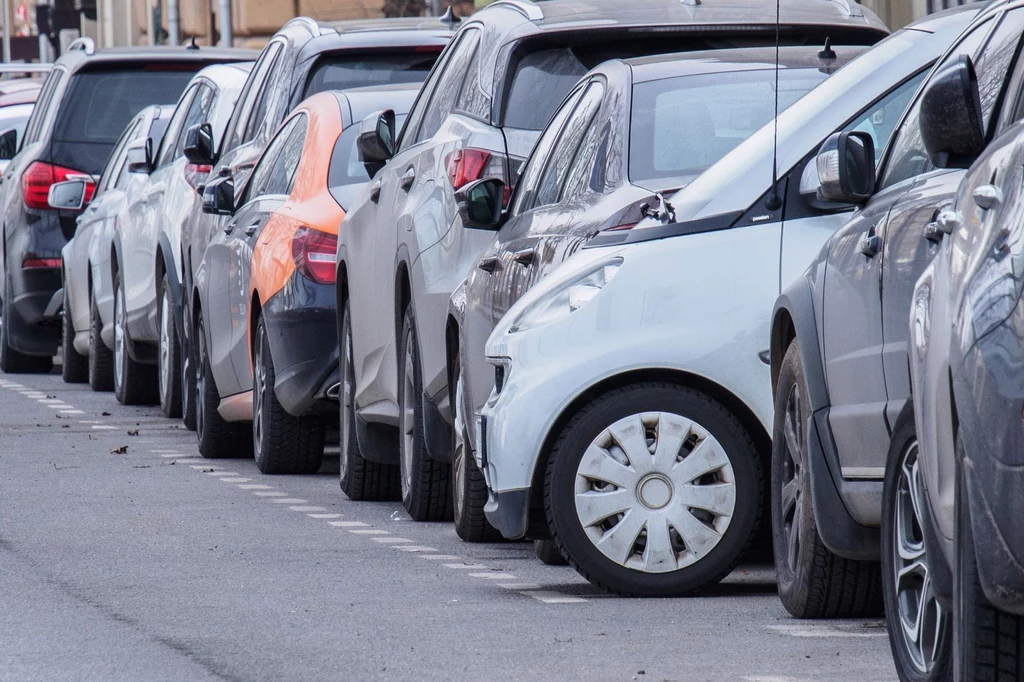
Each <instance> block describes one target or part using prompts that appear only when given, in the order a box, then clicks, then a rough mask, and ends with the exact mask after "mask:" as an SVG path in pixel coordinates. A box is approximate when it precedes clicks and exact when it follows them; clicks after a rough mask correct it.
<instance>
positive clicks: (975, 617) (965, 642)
mask: <svg viewBox="0 0 1024 682" xmlns="http://www.w3.org/2000/svg"><path fill="white" fill-rule="evenodd" d="M963 457H964V443H963V437H962V436H960V435H958V436H957V440H956V461H957V477H956V478H957V489H956V500H955V502H954V507H955V509H956V528H955V529H954V533H955V543H954V544H955V547H956V549H955V552H956V555H955V560H956V576H955V579H954V581H953V642H954V652H953V661H954V668H955V675H954V679H956V680H964V681H965V682H966V681H968V680H970V681H972V682H973V681H974V680H1020V679H1024V617H1021V616H1019V615H1017V614H1013V613H1007V612H1005V611H1002V610H1001V609H998V608H996V607H995V606H993V605H992V602H990V601H989V600H988V597H986V596H985V592H984V590H983V589H982V587H981V579H980V577H979V575H978V557H977V554H976V553H975V547H974V529H973V527H972V524H971V515H970V508H969V501H968V499H967V482H966V481H965V480H964V471H963V466H962V462H963Z"/></svg>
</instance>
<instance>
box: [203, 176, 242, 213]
mask: <svg viewBox="0 0 1024 682" xmlns="http://www.w3.org/2000/svg"><path fill="white" fill-rule="evenodd" d="M234 212H235V179H234V178H233V177H231V176H230V175H222V176H220V177H218V178H217V179H216V180H212V181H210V182H208V183H207V184H206V186H205V187H203V213H212V214H213V215H231V214H232V213H234Z"/></svg>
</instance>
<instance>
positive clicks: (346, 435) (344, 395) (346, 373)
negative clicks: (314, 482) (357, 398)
mask: <svg viewBox="0 0 1024 682" xmlns="http://www.w3.org/2000/svg"><path fill="white" fill-rule="evenodd" d="M347 322H348V321H347V320H346V324H345V329H344V334H345V336H344V344H345V345H344V355H343V356H342V359H341V360H342V361H341V395H340V396H339V399H340V401H341V405H340V406H339V407H340V410H341V458H340V467H341V478H342V479H344V478H345V473H346V472H347V471H348V457H349V454H350V453H349V452H348V446H349V439H350V438H351V437H352V436H351V435H350V434H351V433H352V413H351V412H350V410H352V409H353V403H352V401H353V397H352V396H353V393H354V392H355V390H354V388H353V386H352V332H351V331H350V330H349V328H348V324H347Z"/></svg>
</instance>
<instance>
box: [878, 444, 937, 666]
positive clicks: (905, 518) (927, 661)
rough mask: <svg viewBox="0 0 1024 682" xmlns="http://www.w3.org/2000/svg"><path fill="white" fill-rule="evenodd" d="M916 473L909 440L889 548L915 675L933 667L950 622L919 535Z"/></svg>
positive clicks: (919, 501) (914, 451)
mask: <svg viewBox="0 0 1024 682" xmlns="http://www.w3.org/2000/svg"><path fill="white" fill-rule="evenodd" d="M923 502H924V501H923V499H922V497H921V470H920V467H919V463H918V444H917V441H916V440H914V441H911V442H910V444H909V445H908V447H907V449H906V451H905V453H904V456H903V463H902V465H901V466H900V469H899V474H898V482H897V486H896V505H895V508H894V514H893V525H894V528H893V533H892V542H893V545H894V546H893V547H892V548H891V551H892V556H893V569H892V570H893V574H894V575H893V584H894V585H895V586H896V603H897V615H898V616H899V622H900V626H901V629H902V634H903V640H904V643H905V646H906V651H907V653H908V654H909V655H910V660H911V662H912V663H913V664H914V667H915V668H917V670H918V672H920V673H922V674H927V673H928V672H930V671H931V669H932V668H933V667H934V666H935V663H936V660H937V657H938V656H940V655H941V652H940V651H939V648H940V643H941V642H942V641H943V637H944V635H945V631H946V628H947V627H949V618H948V614H947V612H946V610H945V609H943V607H942V605H941V604H940V603H939V601H938V599H937V598H936V596H935V590H934V585H933V583H932V573H931V567H930V565H929V561H928V554H927V552H926V549H925V545H924V537H923V534H922V532H921V522H920V519H921V508H922V504H923Z"/></svg>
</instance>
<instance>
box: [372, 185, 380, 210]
mask: <svg viewBox="0 0 1024 682" xmlns="http://www.w3.org/2000/svg"><path fill="white" fill-rule="evenodd" d="M370 201H372V202H373V203H375V204H376V203H377V202H378V201H380V180H378V181H377V182H375V183H373V186H372V187H370Z"/></svg>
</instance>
